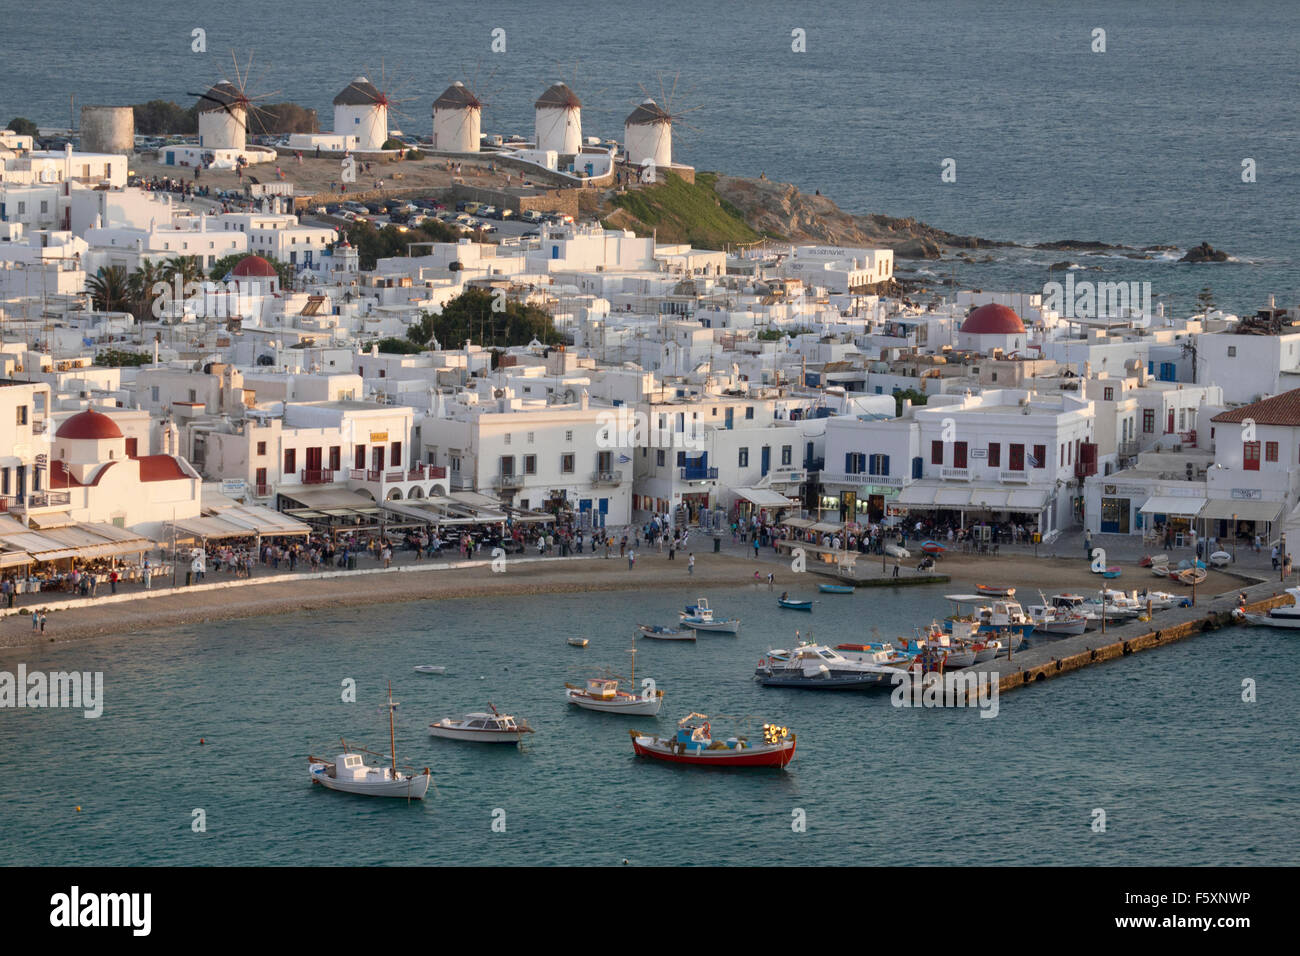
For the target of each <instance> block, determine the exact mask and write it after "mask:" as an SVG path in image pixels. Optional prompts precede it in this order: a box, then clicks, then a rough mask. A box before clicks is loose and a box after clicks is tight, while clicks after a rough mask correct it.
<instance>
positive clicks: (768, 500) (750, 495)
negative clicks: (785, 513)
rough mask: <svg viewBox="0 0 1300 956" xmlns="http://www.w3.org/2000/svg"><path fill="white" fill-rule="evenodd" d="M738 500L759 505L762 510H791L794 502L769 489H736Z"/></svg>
mask: <svg viewBox="0 0 1300 956" xmlns="http://www.w3.org/2000/svg"><path fill="white" fill-rule="evenodd" d="M733 490H734V491H735V492H736V497H737V498H744V499H745V500H746V501H749V502H752V503H753V504H756V505H758V507H760V508H789V507H791V505H792V502H791V501H790V499H789V498H787V497H786V496H785V495H781V494H777V493H776V492H775V491H770V490H768V489H767V488H735V489H733Z"/></svg>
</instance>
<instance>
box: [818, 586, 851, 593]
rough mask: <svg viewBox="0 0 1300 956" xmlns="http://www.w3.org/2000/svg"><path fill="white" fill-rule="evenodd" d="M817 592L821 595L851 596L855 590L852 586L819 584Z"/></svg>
mask: <svg viewBox="0 0 1300 956" xmlns="http://www.w3.org/2000/svg"><path fill="white" fill-rule="evenodd" d="M817 590H819V591H821V592H822V594H852V593H853V592H854V591H856V590H857V588H855V587H854V586H853V585H852V584H819V585H817Z"/></svg>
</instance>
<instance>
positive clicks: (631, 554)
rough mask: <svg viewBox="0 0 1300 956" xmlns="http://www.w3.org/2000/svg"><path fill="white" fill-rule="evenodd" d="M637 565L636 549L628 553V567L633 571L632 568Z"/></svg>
mask: <svg viewBox="0 0 1300 956" xmlns="http://www.w3.org/2000/svg"><path fill="white" fill-rule="evenodd" d="M635 566H636V552H635V551H629V552H628V553H627V569H628V570H629V571H631V570H632V568H633V567H635Z"/></svg>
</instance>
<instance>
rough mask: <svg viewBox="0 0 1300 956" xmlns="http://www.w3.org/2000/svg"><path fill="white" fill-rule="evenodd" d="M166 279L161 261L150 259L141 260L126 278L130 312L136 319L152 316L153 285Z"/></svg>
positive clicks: (145, 319)
mask: <svg viewBox="0 0 1300 956" xmlns="http://www.w3.org/2000/svg"><path fill="white" fill-rule="evenodd" d="M166 281H167V273H166V270H165V269H164V268H163V265H162V263H160V262H155V261H154V260H152V259H144V260H142V261H141V263H140V266H139V268H137V269H136V270H135V271H134V272H132V273H131V275H130V277H129V278H128V279H127V294H128V296H129V297H130V300H131V314H132V315H134V316H135V317H136V319H138V320H141V321H147V320H148V319H151V318H153V302H154V298H155V297H154V293H153V287H154V286H155V285H157V284H158V283H159V282H166Z"/></svg>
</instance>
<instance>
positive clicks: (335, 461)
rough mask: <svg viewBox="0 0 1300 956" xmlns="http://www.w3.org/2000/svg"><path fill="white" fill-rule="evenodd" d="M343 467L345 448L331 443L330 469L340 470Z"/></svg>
mask: <svg viewBox="0 0 1300 956" xmlns="http://www.w3.org/2000/svg"><path fill="white" fill-rule="evenodd" d="M342 467H343V449H342V448H341V447H340V446H338V445H330V470H331V471H338V470H339V469H340V468H342Z"/></svg>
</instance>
